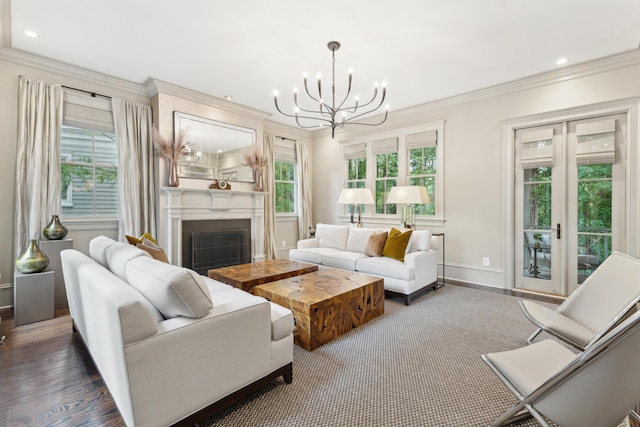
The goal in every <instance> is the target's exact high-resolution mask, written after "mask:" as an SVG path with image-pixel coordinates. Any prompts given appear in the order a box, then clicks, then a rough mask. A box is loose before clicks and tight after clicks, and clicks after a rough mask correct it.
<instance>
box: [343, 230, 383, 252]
mask: <svg viewBox="0 0 640 427" xmlns="http://www.w3.org/2000/svg"><path fill="white" fill-rule="evenodd" d="M375 231H381V229H378V230H376V229H375V228H351V229H349V237H348V238H347V251H349V252H360V253H361V254H362V253H364V248H365V247H366V246H367V243H368V242H369V237H371V235H372V234H373V233H374V232H375Z"/></svg>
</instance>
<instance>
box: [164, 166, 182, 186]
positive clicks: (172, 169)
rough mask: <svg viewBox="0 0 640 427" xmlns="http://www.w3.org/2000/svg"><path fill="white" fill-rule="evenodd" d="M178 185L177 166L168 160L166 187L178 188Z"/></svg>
mask: <svg viewBox="0 0 640 427" xmlns="http://www.w3.org/2000/svg"><path fill="white" fill-rule="evenodd" d="M179 185H180V179H179V178H178V164H177V163H176V162H174V161H173V160H171V159H169V179H168V180H167V186H169V187H178V186H179Z"/></svg>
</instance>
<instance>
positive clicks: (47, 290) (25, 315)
mask: <svg viewBox="0 0 640 427" xmlns="http://www.w3.org/2000/svg"><path fill="white" fill-rule="evenodd" d="M54 276H55V273H54V271H53V270H45V271H43V272H40V273H29V274H24V273H20V272H18V271H16V272H14V274H13V277H14V280H13V311H14V318H15V325H16V326H19V325H24V324H25V323H33V322H39V321H40V320H47V319H53V318H54V317H55V309H54V307H53V305H54V287H55V279H54Z"/></svg>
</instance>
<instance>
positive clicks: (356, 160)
mask: <svg viewBox="0 0 640 427" xmlns="http://www.w3.org/2000/svg"><path fill="white" fill-rule="evenodd" d="M344 158H345V162H346V179H345V187H344V188H366V186H367V185H366V179H367V156H366V144H353V145H348V146H345V147H344ZM343 209H344V212H346V213H348V212H355V206H354V205H353V204H350V205H344V206H343ZM360 209H361V213H364V212H365V211H366V205H361V206H360Z"/></svg>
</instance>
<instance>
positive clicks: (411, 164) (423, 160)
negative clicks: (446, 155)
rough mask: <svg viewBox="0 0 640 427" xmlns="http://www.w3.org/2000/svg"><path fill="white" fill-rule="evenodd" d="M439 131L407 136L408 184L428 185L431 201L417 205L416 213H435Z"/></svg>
mask: <svg viewBox="0 0 640 427" xmlns="http://www.w3.org/2000/svg"><path fill="white" fill-rule="evenodd" d="M437 140H438V133H437V132H436V131H435V130H434V131H428V132H420V133H414V134H411V135H407V136H406V137H405V149H406V150H407V185H410V186H411V185H422V186H424V187H426V189H427V193H428V194H429V199H430V200H431V203H428V204H421V205H416V206H415V213H416V215H434V214H435V200H436V199H435V196H436V180H437V172H438V148H437Z"/></svg>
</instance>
